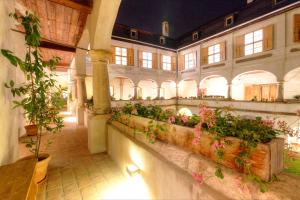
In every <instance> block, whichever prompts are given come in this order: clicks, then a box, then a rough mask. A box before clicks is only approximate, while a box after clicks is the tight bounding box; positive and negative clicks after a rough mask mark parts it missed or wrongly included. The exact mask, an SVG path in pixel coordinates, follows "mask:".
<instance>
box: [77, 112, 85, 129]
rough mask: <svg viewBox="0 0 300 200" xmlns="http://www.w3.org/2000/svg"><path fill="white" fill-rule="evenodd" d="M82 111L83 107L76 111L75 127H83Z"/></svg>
mask: <svg viewBox="0 0 300 200" xmlns="http://www.w3.org/2000/svg"><path fill="white" fill-rule="evenodd" d="M84 111H85V107H79V108H77V109H76V117H77V125H79V126H83V125H84Z"/></svg>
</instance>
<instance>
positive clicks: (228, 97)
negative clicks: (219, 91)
mask: <svg viewBox="0 0 300 200" xmlns="http://www.w3.org/2000/svg"><path fill="white" fill-rule="evenodd" d="M231 86H232V84H231V83H228V89H227V99H232V91H231Z"/></svg>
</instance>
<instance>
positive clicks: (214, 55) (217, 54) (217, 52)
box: [208, 44, 221, 64]
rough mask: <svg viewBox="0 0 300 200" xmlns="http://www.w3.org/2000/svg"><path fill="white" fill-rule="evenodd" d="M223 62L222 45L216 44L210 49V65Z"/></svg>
mask: <svg viewBox="0 0 300 200" xmlns="http://www.w3.org/2000/svg"><path fill="white" fill-rule="evenodd" d="M220 61H221V45H220V44H216V45H213V46H210V47H208V64H212V63H217V62H220Z"/></svg>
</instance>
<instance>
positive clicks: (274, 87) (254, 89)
mask: <svg viewBox="0 0 300 200" xmlns="http://www.w3.org/2000/svg"><path fill="white" fill-rule="evenodd" d="M277 94H278V84H277V78H276V76H275V75H274V74H272V73H270V72H267V71H262V70H256V71H250V72H245V73H242V74H239V75H237V76H236V77H235V78H234V79H233V80H232V98H233V99H236V100H246V101H275V100H276V98H277Z"/></svg>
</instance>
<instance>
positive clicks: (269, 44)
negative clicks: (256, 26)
mask: <svg viewBox="0 0 300 200" xmlns="http://www.w3.org/2000/svg"><path fill="white" fill-rule="evenodd" d="M263 34H264V36H263V50H264V51H269V50H272V49H273V24H272V25H269V26H267V27H265V28H264V29H263Z"/></svg>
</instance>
